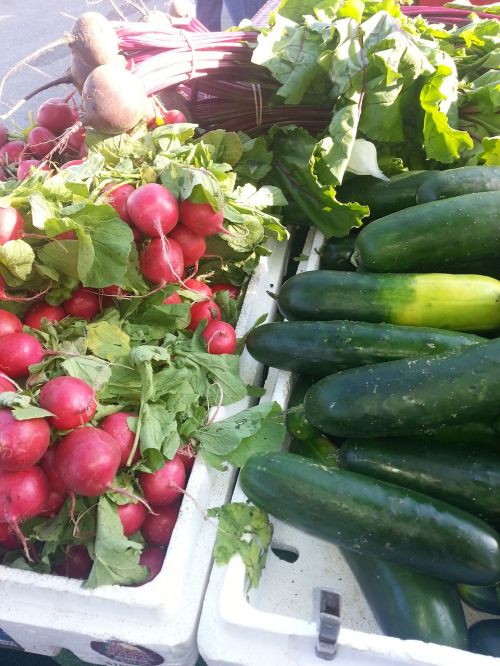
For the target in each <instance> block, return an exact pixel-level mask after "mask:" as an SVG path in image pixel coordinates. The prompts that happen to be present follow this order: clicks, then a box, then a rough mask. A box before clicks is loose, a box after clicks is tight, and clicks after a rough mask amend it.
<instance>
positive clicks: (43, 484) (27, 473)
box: [0, 465, 49, 560]
mask: <svg viewBox="0 0 500 666" xmlns="http://www.w3.org/2000/svg"><path fill="white" fill-rule="evenodd" d="M48 497H49V482H48V480H47V477H46V476H45V473H44V471H43V470H42V469H41V468H40V467H38V466H37V465H34V466H33V467H29V468H28V469H23V470H20V471H18V472H8V471H5V470H1V471H0V522H4V523H8V524H9V525H10V527H11V529H12V531H13V532H15V534H16V535H17V537H18V539H19V540H20V541H21V543H22V545H23V548H24V553H25V555H26V558H27V559H28V560H31V557H30V555H29V552H28V544H27V542H26V538H25V537H24V535H23V533H22V532H21V530H20V529H19V524H20V523H22V522H23V521H24V520H28V518H34V517H35V516H38V515H39V514H40V512H41V511H43V509H44V507H45V505H46V504H47V499H48Z"/></svg>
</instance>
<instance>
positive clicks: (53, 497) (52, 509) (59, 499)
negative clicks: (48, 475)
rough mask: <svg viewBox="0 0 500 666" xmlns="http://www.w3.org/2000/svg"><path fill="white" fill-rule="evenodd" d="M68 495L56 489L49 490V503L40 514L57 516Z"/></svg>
mask: <svg viewBox="0 0 500 666" xmlns="http://www.w3.org/2000/svg"><path fill="white" fill-rule="evenodd" d="M67 497H68V495H67V494H66V493H58V492H57V491H55V490H52V489H51V490H50V491H49V497H48V499H47V504H46V505H45V508H44V510H43V511H40V514H39V515H40V516H47V517H48V518H53V517H54V516H57V514H58V513H59V511H60V510H61V509H62V507H63V504H64V502H65V501H66V498H67Z"/></svg>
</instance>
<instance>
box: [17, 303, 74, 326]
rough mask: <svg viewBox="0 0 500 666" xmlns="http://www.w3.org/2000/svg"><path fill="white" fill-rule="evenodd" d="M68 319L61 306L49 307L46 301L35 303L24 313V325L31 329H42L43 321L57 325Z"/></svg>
mask: <svg viewBox="0 0 500 666" xmlns="http://www.w3.org/2000/svg"><path fill="white" fill-rule="evenodd" d="M64 317H66V312H65V311H64V310H63V308H62V307H60V306H59V305H49V304H48V303H47V302H46V301H42V302H41V303H35V305H32V306H31V307H30V308H28V309H27V310H26V312H25V313H24V323H25V324H26V326H29V327H30V328H36V329H40V328H42V321H43V320H45V321H46V322H47V323H48V324H57V323H58V322H60V321H61V319H64Z"/></svg>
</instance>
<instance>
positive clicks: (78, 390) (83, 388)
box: [38, 376, 97, 430]
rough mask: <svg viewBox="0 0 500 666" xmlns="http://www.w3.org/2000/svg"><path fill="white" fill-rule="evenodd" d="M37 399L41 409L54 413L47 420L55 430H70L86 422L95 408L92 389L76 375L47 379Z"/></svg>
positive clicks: (92, 414)
mask: <svg viewBox="0 0 500 666" xmlns="http://www.w3.org/2000/svg"><path fill="white" fill-rule="evenodd" d="M38 401H39V403H40V406H41V407H43V409H46V410H47V411H49V412H52V414H54V416H49V418H48V421H49V423H50V425H51V426H52V427H54V428H56V429H57V430H70V429H71V428H78V427H79V426H82V425H84V424H85V423H88V422H89V421H90V419H91V418H92V417H93V416H94V414H95V412H96V409H97V402H96V399H95V393H94V390H93V389H92V387H90V386H89V385H88V384H87V382H84V381H83V380H82V379H78V378H77V377H66V376H63V377H56V378H55V379H49V381H48V382H46V383H45V384H44V385H43V387H42V390H41V391H40V396H39V399H38Z"/></svg>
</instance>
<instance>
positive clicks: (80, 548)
mask: <svg viewBox="0 0 500 666" xmlns="http://www.w3.org/2000/svg"><path fill="white" fill-rule="evenodd" d="M93 564H94V563H93V562H92V559H91V557H90V555H89V551H88V550H87V546H85V545H84V544H83V543H80V544H71V545H69V546H67V548H66V552H65V557H64V561H63V562H62V563H61V564H57V565H56V566H55V567H53V571H54V573H56V574H57V575H58V576H66V578H78V579H81V580H85V579H86V578H88V577H89V574H90V571H91V569H92V566H93Z"/></svg>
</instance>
